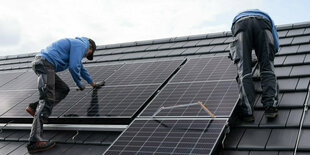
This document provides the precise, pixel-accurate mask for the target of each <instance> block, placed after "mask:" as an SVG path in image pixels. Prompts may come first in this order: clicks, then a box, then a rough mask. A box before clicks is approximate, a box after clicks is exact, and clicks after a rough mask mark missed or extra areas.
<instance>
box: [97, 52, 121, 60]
mask: <svg viewBox="0 0 310 155" xmlns="http://www.w3.org/2000/svg"><path fill="white" fill-rule="evenodd" d="M122 56H123V54H115V55H106V56H103V57H102V59H99V60H98V61H114V60H119V59H120V58H121V57H122Z"/></svg>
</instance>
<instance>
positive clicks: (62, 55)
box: [37, 37, 93, 86]
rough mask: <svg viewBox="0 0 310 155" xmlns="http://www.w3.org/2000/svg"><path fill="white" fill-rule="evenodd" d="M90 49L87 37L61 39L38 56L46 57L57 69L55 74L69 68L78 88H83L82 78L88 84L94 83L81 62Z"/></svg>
mask: <svg viewBox="0 0 310 155" xmlns="http://www.w3.org/2000/svg"><path fill="white" fill-rule="evenodd" d="M88 47H89V41H88V38H86V37H81V38H80V37H76V38H75V39H73V38H65V39H60V40H58V41H56V42H54V43H52V44H51V45H49V46H47V47H46V48H45V49H42V50H41V52H40V53H39V54H37V56H42V57H44V58H45V59H46V60H47V61H48V62H50V63H52V64H53V65H54V67H55V72H60V71H63V70H65V69H67V68H69V71H70V73H71V76H72V78H73V80H74V82H75V83H76V85H77V86H81V85H82V82H81V78H80V77H82V78H83V79H85V80H86V81H87V83H89V84H90V83H92V82H93V80H92V78H91V77H90V75H89V73H88V71H87V70H86V69H85V68H84V66H83V64H82V62H81V60H82V59H83V57H84V55H85V53H86V52H87V50H88Z"/></svg>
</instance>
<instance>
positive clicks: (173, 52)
mask: <svg viewBox="0 0 310 155" xmlns="http://www.w3.org/2000/svg"><path fill="white" fill-rule="evenodd" d="M184 51H185V48H181V49H174V50H172V51H171V52H170V53H169V54H168V55H169V56H176V55H181V53H183V52H184Z"/></svg>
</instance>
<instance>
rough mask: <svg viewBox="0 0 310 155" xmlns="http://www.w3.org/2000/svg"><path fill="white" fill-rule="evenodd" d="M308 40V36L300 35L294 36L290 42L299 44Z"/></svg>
mask: <svg viewBox="0 0 310 155" xmlns="http://www.w3.org/2000/svg"><path fill="white" fill-rule="evenodd" d="M309 42H310V36H301V37H294V40H293V42H292V44H301V43H309Z"/></svg>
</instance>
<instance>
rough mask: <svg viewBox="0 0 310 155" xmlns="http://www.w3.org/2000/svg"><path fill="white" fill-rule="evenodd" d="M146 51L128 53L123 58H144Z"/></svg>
mask: <svg viewBox="0 0 310 155" xmlns="http://www.w3.org/2000/svg"><path fill="white" fill-rule="evenodd" d="M145 54H146V52H139V53H128V54H125V55H123V56H122V57H121V59H140V58H142V57H143V56H144V55H145Z"/></svg>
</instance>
